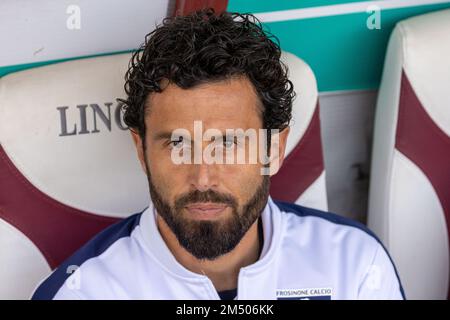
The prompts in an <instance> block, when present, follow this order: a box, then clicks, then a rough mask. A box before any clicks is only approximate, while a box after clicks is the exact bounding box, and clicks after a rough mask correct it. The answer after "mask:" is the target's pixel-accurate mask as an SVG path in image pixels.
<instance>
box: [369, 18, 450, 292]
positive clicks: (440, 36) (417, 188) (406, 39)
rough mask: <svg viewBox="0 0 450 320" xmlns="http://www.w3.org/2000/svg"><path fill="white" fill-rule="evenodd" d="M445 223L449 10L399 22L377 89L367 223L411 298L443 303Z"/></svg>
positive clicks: (449, 202) (449, 184)
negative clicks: (379, 239) (393, 263)
mask: <svg viewBox="0 0 450 320" xmlns="http://www.w3.org/2000/svg"><path fill="white" fill-rule="evenodd" d="M449 218H450V10H444V11H439V12H435V13H429V14H425V15H421V16H417V17H414V18H410V19H407V20H404V21H402V22H400V23H398V24H397V26H396V27H395V29H394V31H393V33H392V35H391V39H390V42H389V46H388V51H387V55H386V60H385V66H384V72H383V78H382V83H381V87H380V91H379V96H378V102H377V108H376V118H375V132H374V145H373V151H372V172H371V185H370V195H369V213H368V225H369V227H370V228H371V229H372V230H373V231H375V233H377V234H378V236H379V237H380V238H381V240H382V241H383V242H384V244H385V245H386V246H387V248H388V250H389V251H390V253H391V255H392V257H393V259H394V261H395V263H396V265H397V268H398V271H399V274H400V278H401V280H402V282H403V285H404V289H405V294H406V297H407V298H409V299H446V298H447V295H448V287H449V237H448V235H449Z"/></svg>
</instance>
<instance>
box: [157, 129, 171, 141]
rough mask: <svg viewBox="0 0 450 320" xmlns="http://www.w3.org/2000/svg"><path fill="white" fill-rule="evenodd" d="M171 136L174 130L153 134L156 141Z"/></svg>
mask: <svg viewBox="0 0 450 320" xmlns="http://www.w3.org/2000/svg"><path fill="white" fill-rule="evenodd" d="M171 137H172V132H168V131H163V132H159V133H157V134H155V135H154V136H153V140H155V141H158V140H166V139H170V138H171Z"/></svg>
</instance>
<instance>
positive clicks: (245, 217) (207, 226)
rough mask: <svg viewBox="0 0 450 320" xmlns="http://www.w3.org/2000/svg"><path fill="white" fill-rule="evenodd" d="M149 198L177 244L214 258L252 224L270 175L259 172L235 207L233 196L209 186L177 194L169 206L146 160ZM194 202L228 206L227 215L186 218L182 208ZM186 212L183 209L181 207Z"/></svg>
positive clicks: (234, 243)
mask: <svg viewBox="0 0 450 320" xmlns="http://www.w3.org/2000/svg"><path fill="white" fill-rule="evenodd" d="M145 165H146V170H147V177H148V183H149V189H150V195H151V198H152V202H153V204H154V206H155V209H156V211H157V213H158V214H159V215H160V216H161V217H162V218H163V219H164V221H165V222H166V224H167V225H168V226H169V228H170V229H171V230H172V232H173V233H174V234H175V236H176V238H177V239H178V242H179V243H180V245H181V246H182V247H183V248H185V249H186V250H187V251H188V252H189V253H191V254H192V255H193V256H194V257H196V258H197V259H207V260H214V259H216V258H218V257H220V256H222V255H224V254H226V253H228V252H230V251H232V250H233V249H234V248H235V247H236V246H237V244H238V243H239V242H240V241H241V239H242V238H243V237H244V235H245V233H246V232H247V231H248V230H249V229H250V227H251V226H252V224H253V223H254V222H255V221H256V220H257V219H258V218H259V216H260V215H261V212H262V210H263V209H264V207H265V206H266V204H267V200H268V197H269V187H270V178H269V176H267V175H264V176H263V180H262V182H261V184H260V185H259V186H258V188H257V190H256V191H255V193H254V194H253V196H252V197H251V199H250V200H249V201H248V202H247V203H246V204H244V205H243V208H242V210H241V211H239V208H238V204H237V201H236V199H235V198H234V197H233V196H231V195H226V194H220V193H217V192H215V191H213V190H211V189H209V190H207V191H204V192H201V191H199V190H194V191H192V192H188V193H186V194H183V195H181V196H180V197H178V198H177V199H176V200H175V204H174V205H173V206H171V205H170V204H169V203H168V202H167V201H165V200H164V199H163V198H162V196H161V195H160V194H159V192H158V191H157V188H156V187H155V185H154V184H153V181H152V178H151V174H150V170H149V169H148V165H147V162H146V163H145ZM197 202H212V203H221V204H226V205H228V206H229V208H230V209H231V215H230V217H226V218H225V219H218V220H217V221H197V220H194V219H187V218H186V217H185V216H184V215H183V212H182V209H183V208H184V207H185V206H186V205H188V204H190V203H197ZM184 214H186V210H184Z"/></svg>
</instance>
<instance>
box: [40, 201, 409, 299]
mask: <svg viewBox="0 0 450 320" xmlns="http://www.w3.org/2000/svg"><path fill="white" fill-rule="evenodd" d="M262 223H263V230H264V231H263V234H264V245H263V248H262V252H261V256H260V259H259V260H258V261H256V262H255V263H254V264H252V265H249V266H247V267H244V268H242V269H241V270H240V272H239V277H238V287H237V297H236V298H237V299H402V298H404V294H403V289H402V287H401V283H400V280H399V278H398V275H397V272H396V270H395V267H394V265H393V263H392V261H391V259H390V257H389V255H388V253H387V252H386V250H385V249H384V247H383V245H382V244H381V243H380V241H379V240H378V239H377V238H376V236H375V235H374V234H373V233H371V232H370V231H369V230H368V229H367V228H365V227H364V226H363V225H361V224H358V223H356V222H353V221H351V220H348V219H345V218H342V217H339V216H337V215H334V214H331V213H327V212H322V211H318V210H314V209H311V208H306V207H302V206H298V205H295V204H289V203H284V202H278V201H273V200H272V199H271V198H270V197H269V201H268V203H267V205H266V207H265V209H264V211H263V212H262ZM75 269H76V271H75ZM33 299H219V296H218V294H217V291H216V290H215V288H214V286H213V284H212V282H211V280H210V279H209V278H208V277H206V276H204V275H201V274H196V273H193V272H191V271H189V270H187V269H186V268H184V267H183V266H182V265H181V264H180V263H178V262H177V261H176V259H175V258H174V257H173V255H172V254H171V252H170V250H169V249H168V247H167V246H166V244H165V242H164V240H163V239H162V237H161V235H160V233H159V231H158V229H157V225H156V213H155V210H154V207H153V204H152V203H150V206H149V207H148V208H147V209H145V210H144V211H143V212H142V213H139V214H135V215H133V216H130V217H129V218H127V219H125V220H123V221H120V222H118V223H116V224H114V225H112V226H111V227H109V228H107V229H106V230H104V231H103V232H101V233H99V234H98V235H97V236H96V237H94V238H93V239H92V240H90V241H89V242H88V243H87V244H86V245H85V246H84V247H82V248H81V249H80V250H78V251H77V252H76V253H75V254H74V255H73V256H71V257H70V258H69V259H68V260H66V261H65V262H64V263H63V264H62V265H61V266H60V267H59V268H57V269H56V270H55V271H54V272H53V273H52V274H51V275H50V276H49V277H48V278H47V279H46V280H45V281H44V282H43V283H41V285H40V286H39V287H38V288H37V290H36V291H35V293H34V295H33Z"/></svg>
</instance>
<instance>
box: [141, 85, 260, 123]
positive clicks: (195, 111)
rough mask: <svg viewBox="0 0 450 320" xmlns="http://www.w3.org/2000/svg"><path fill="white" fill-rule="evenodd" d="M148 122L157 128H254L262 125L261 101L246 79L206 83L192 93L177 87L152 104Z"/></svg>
mask: <svg viewBox="0 0 450 320" xmlns="http://www.w3.org/2000/svg"><path fill="white" fill-rule="evenodd" d="M148 104H149V105H148V109H149V112H148V114H147V116H146V122H147V123H148V124H149V125H152V126H153V127H159V128H161V129H162V128H165V130H169V129H170V128H179V127H185V128H186V129H189V128H193V125H194V121H201V122H202V124H203V126H204V127H205V128H206V129H208V128H209V127H211V128H217V129H219V130H225V129H226V128H243V129H246V128H250V127H253V128H254V127H260V126H261V125H262V120H261V119H262V118H261V114H262V112H261V110H262V108H261V106H260V104H261V103H260V100H259V98H258V97H257V95H256V93H255V90H254V88H253V86H252V84H251V83H250V81H249V80H247V79H246V78H243V77H240V78H234V79H227V80H223V81H216V82H212V83H205V84H202V85H199V86H196V87H193V88H190V89H182V88H180V87H178V86H176V85H174V84H169V85H167V86H166V87H165V88H164V90H163V91H162V92H161V93H154V94H152V96H151V97H150V98H149V101H148Z"/></svg>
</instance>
